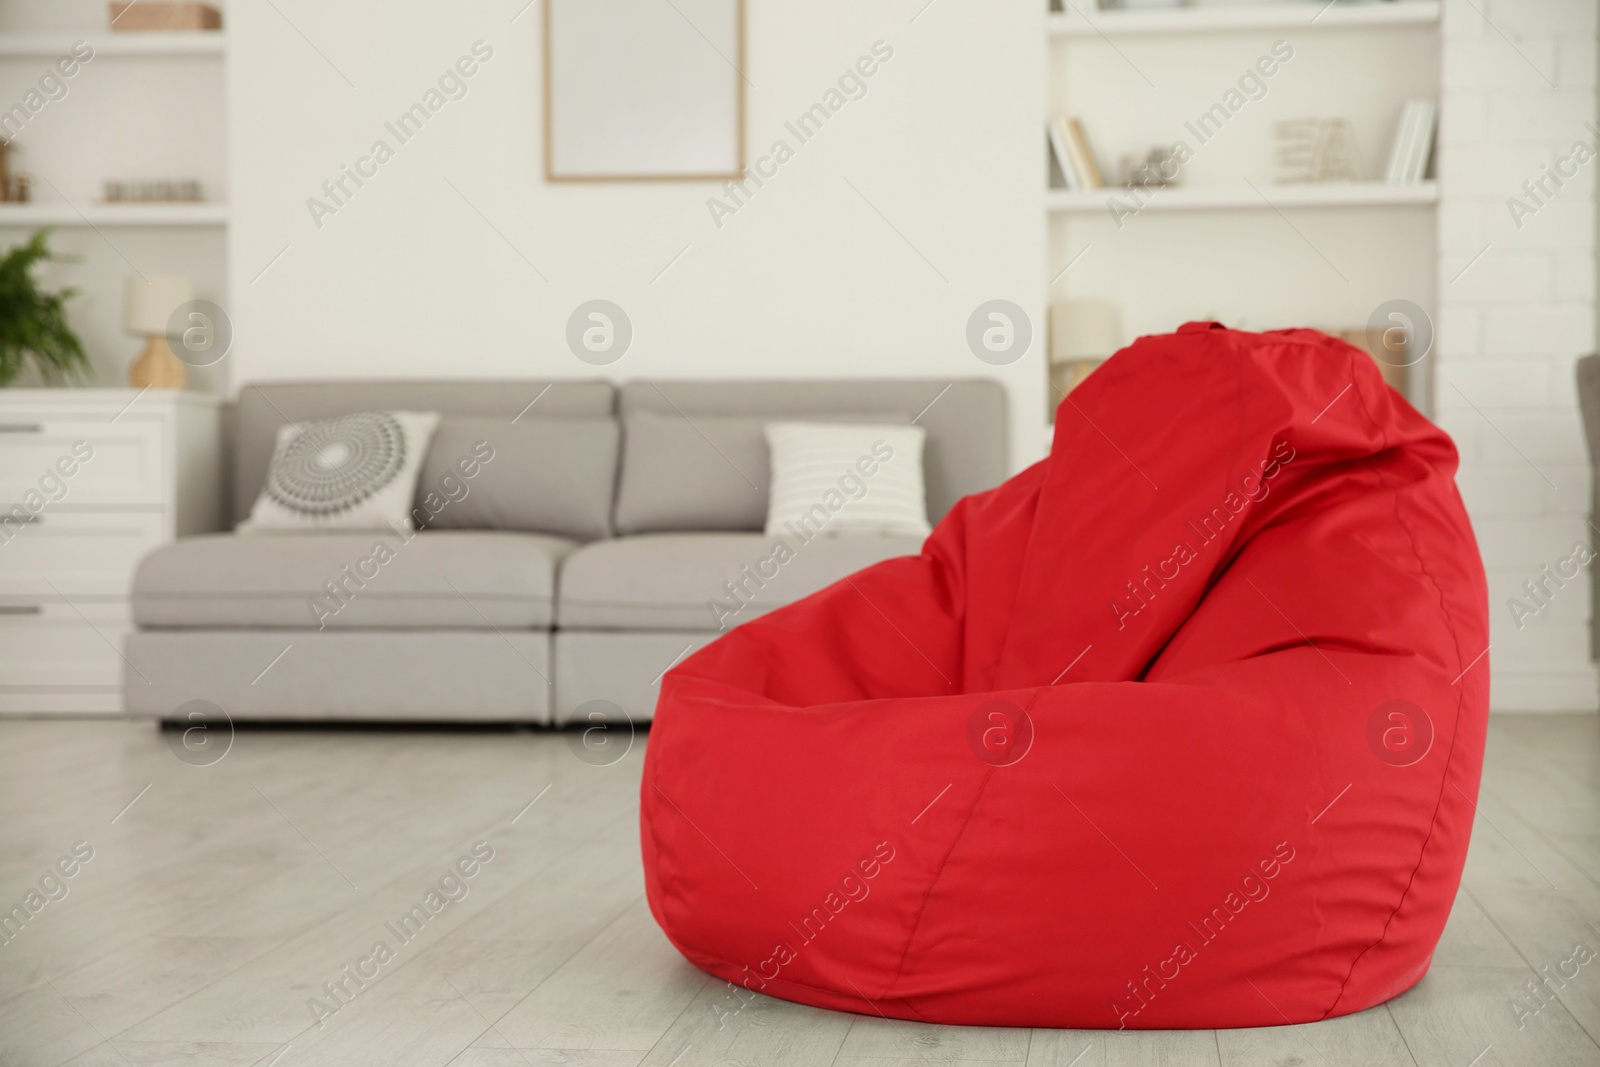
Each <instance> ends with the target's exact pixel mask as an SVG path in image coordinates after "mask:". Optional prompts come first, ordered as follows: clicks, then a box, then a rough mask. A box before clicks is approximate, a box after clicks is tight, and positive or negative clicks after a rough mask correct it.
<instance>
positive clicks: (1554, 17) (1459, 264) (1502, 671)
mask: <svg viewBox="0 0 1600 1067" xmlns="http://www.w3.org/2000/svg"><path fill="white" fill-rule="evenodd" d="M1596 8H1597V5H1596V3H1595V2H1594V0H1445V3H1444V15H1443V18H1444V23H1443V26H1442V36H1443V51H1442V56H1441V81H1442V83H1443V86H1442V90H1441V101H1440V115H1441V122H1440V130H1439V150H1438V165H1437V169H1438V174H1439V179H1440V189H1441V201H1440V205H1439V289H1438V292H1439V296H1438V308H1437V325H1438V331H1437V342H1436V344H1437V355H1438V362H1437V363H1436V365H1435V367H1434V374H1435V383H1434V397H1435V408H1436V416H1437V418H1438V420H1439V422H1440V424H1441V425H1442V426H1444V427H1445V429H1446V430H1448V431H1449V432H1450V433H1451V435H1452V436H1454V437H1455V439H1456V443H1457V444H1458V446H1459V447H1460V449H1461V459H1462V463H1461V474H1460V478H1459V484H1460V487H1461V493H1462V496H1463V497H1464V498H1465V500H1466V502H1467V508H1468V510H1469V511H1470V512H1471V513H1472V519H1473V525H1474V527H1475V528H1476V530H1477V534H1478V540H1479V546H1480V547H1481V548H1482V550H1483V556H1484V563H1485V565H1486V567H1487V568H1488V571H1489V589H1490V620H1491V643H1492V651H1491V652H1490V653H1489V660H1490V661H1491V663H1492V670H1491V674H1492V677H1493V689H1492V701H1493V705H1494V707H1495V708H1496V709H1501V710H1568V709H1570V710H1590V711H1592V710H1595V708H1596V705H1597V702H1600V697H1597V690H1596V676H1595V669H1594V666H1593V665H1592V664H1591V663H1590V662H1589V656H1588V648H1589V639H1588V619H1589V613H1590V605H1589V590H1588V576H1587V574H1585V575H1582V576H1581V577H1580V580H1578V581H1573V582H1569V583H1567V585H1566V587H1565V588H1562V589H1560V590H1558V591H1557V592H1556V594H1555V595H1554V596H1553V597H1552V598H1550V601H1549V605H1548V607H1546V608H1545V609H1543V610H1542V611H1540V612H1539V614H1538V615H1537V616H1536V617H1534V618H1532V619H1528V620H1525V622H1524V623H1523V625H1522V626H1521V627H1519V626H1518V624H1517V622H1516V621H1515V619H1514V618H1513V616H1512V613H1511V611H1510V608H1509V606H1508V604H1507V601H1508V599H1509V598H1510V597H1513V596H1518V597H1520V596H1522V595H1523V592H1522V586H1523V583H1524V582H1525V581H1527V580H1528V579H1530V578H1534V577H1536V576H1537V575H1538V573H1539V570H1540V567H1541V566H1542V565H1543V564H1547V563H1550V564H1553V563H1554V562H1555V561H1556V560H1557V559H1559V558H1561V557H1562V556H1565V555H1566V554H1567V553H1568V552H1569V551H1570V549H1571V546H1572V544H1573V543H1574V542H1576V541H1579V540H1583V541H1587V542H1589V543H1591V544H1596V543H1597V542H1600V533H1596V532H1595V531H1594V530H1592V529H1590V528H1589V526H1588V525H1587V522H1586V520H1587V516H1588V509H1589V483H1588V479H1589V465H1588V459H1587V454H1586V451H1585V446H1584V439H1583V430H1582V423H1581V420H1580V419H1579V416H1578V411H1577V403H1576V398H1575V390H1574V388H1573V363H1574V361H1575V360H1576V359H1577V357H1578V356H1580V355H1582V354H1585V353H1587V352H1592V351H1594V350H1595V348H1596V316H1595V311H1596V308H1595V295H1596V294H1595V253H1596V223H1595V216H1596V211H1595V190H1596V188H1597V186H1600V159H1596V160H1593V161H1591V162H1589V163H1587V164H1585V165H1583V166H1582V167H1581V169H1580V171H1579V173H1578V175H1577V176H1576V177H1575V178H1572V179H1570V180H1566V184H1565V186H1564V187H1563V188H1561V189H1560V190H1559V191H1557V192H1556V193H1555V194H1554V195H1553V196H1550V197H1544V195H1543V194H1540V196H1541V199H1544V201H1545V202H1544V204H1543V205H1534V204H1532V202H1531V201H1527V197H1526V194H1525V193H1524V192H1523V189H1522V185H1523V182H1524V181H1527V180H1530V179H1537V178H1538V177H1539V176H1540V174H1541V173H1542V168H1543V167H1544V166H1545V165H1551V166H1553V165H1554V164H1555V162H1556V160H1557V159H1559V158H1560V157H1562V156H1563V155H1566V154H1567V153H1568V152H1570V151H1571V149H1572V147H1573V144H1574V142H1577V141H1580V140H1581V141H1583V142H1585V143H1586V144H1588V145H1590V146H1591V147H1593V146H1594V143H1595V139H1594V135H1593V134H1591V133H1590V132H1589V131H1588V130H1587V129H1585V124H1586V123H1589V122H1595V121H1596V120H1597V113H1596V95H1595V66H1596V64H1595V59H1596V45H1597V42H1596V22H1597V20H1596ZM1597 125H1600V123H1597ZM1513 196H1515V197H1519V198H1522V199H1524V200H1525V201H1526V202H1528V203H1529V204H1530V206H1536V207H1537V211H1536V213H1535V214H1534V215H1532V216H1530V217H1525V218H1523V219H1522V226H1521V228H1518V227H1517V226H1516V225H1515V223H1514V222H1513V220H1512V218H1511V214H1510V212H1509V210H1508V209H1507V206H1506V201H1507V199H1508V198H1510V197H1513ZM1486 247H1487V251H1485V248H1486ZM1480 254H1481V255H1480ZM1475 257H1477V258H1476V261H1474V258H1475ZM1595 565H1597V566H1600V562H1597V563H1596V564H1595Z"/></svg>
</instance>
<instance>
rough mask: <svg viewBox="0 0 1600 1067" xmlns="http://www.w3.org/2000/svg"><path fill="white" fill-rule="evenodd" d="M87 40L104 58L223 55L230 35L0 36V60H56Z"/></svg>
mask: <svg viewBox="0 0 1600 1067" xmlns="http://www.w3.org/2000/svg"><path fill="white" fill-rule="evenodd" d="M79 41H87V42H88V43H89V45H90V47H92V48H93V49H94V54H95V57H96V58H99V57H101V56H221V55H223V54H224V53H225V52H226V50H227V36H226V35H225V34H224V33H223V32H222V31H221V30H192V31H185V32H171V33H162V32H154V31H152V32H149V33H85V34H64V33H0V59H30V58H46V59H55V58H57V57H58V56H64V55H67V54H68V53H69V52H71V51H72V46H73V45H74V44H76V43H77V42H79Z"/></svg>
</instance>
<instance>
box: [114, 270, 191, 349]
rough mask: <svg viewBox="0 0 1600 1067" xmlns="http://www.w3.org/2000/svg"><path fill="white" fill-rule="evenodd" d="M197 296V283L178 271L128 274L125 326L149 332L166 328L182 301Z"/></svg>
mask: <svg viewBox="0 0 1600 1067" xmlns="http://www.w3.org/2000/svg"><path fill="white" fill-rule="evenodd" d="M193 299H194V283H193V282H191V281H190V280H189V279H188V278H183V277H179V276H178V275H175V274H152V275H150V276H149V279H148V280H146V279H145V278H141V277H140V276H139V275H137V274H130V275H128V285H127V289H126V291H125V298H124V300H123V304H122V328H123V329H124V330H127V331H128V332H129V333H136V334H142V335H144V336H150V335H151V334H164V333H166V332H167V320H168V319H169V318H171V317H172V313H173V312H174V311H175V310H177V308H178V306H179V305H180V304H187V303H188V302H189V301H191V300H193Z"/></svg>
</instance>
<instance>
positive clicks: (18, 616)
mask: <svg viewBox="0 0 1600 1067" xmlns="http://www.w3.org/2000/svg"><path fill="white" fill-rule="evenodd" d="M75 603H77V602H75ZM80 611H81V612H82V613H83V614H81V615H80V614H79V612H80ZM86 620H87V621H86ZM131 628H132V627H131V626H130V624H129V621H128V605H127V604H126V603H117V604H84V603H77V606H76V610H75V609H74V607H73V605H71V604H64V603H62V602H61V601H60V600H53V601H44V600H42V599H35V600H31V601H30V600H26V599H23V598H17V597H0V686H24V685H26V686H71V687H90V686H104V685H112V686H114V685H118V684H120V683H121V682H122V655H121V653H120V651H119V650H120V649H121V648H122V642H123V638H124V637H125V636H127V633H128V631H129V630H130V629H131Z"/></svg>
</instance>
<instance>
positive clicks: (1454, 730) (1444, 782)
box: [1322, 368, 1466, 1019]
mask: <svg viewBox="0 0 1600 1067" xmlns="http://www.w3.org/2000/svg"><path fill="white" fill-rule="evenodd" d="M1352 369H1353V368H1352ZM1351 381H1352V383H1353V384H1354V385H1355V393H1356V400H1357V401H1358V402H1359V403H1360V405H1361V411H1362V414H1364V415H1366V416H1367V421H1368V422H1369V423H1371V424H1372V425H1373V427H1374V428H1375V429H1377V430H1378V432H1379V433H1380V434H1382V437H1383V443H1384V447H1386V448H1387V447H1388V445H1389V433H1388V430H1387V429H1386V428H1385V427H1384V426H1383V424H1382V423H1381V422H1379V420H1378V419H1376V418H1375V417H1374V416H1373V414H1372V410H1371V408H1370V407H1369V406H1368V403H1367V399H1368V398H1367V396H1366V390H1365V389H1364V388H1363V387H1362V384H1361V381H1360V377H1359V376H1358V375H1354V374H1352V376H1351ZM1378 477H1379V478H1380V479H1381V480H1382V481H1383V482H1384V488H1385V489H1386V490H1388V492H1389V495H1390V500H1391V502H1392V504H1393V507H1394V518H1395V522H1396V523H1397V524H1398V525H1399V527H1400V528H1401V529H1402V530H1404V531H1405V535H1406V540H1407V541H1409V542H1410V544H1411V554H1412V556H1413V557H1414V558H1415V559H1416V562H1417V568H1418V570H1420V571H1421V573H1422V575H1423V577H1425V578H1426V579H1427V580H1428V584H1429V585H1430V586H1432V587H1433V591H1434V594H1435V595H1436V596H1437V597H1438V600H1439V612H1440V614H1441V615H1442V616H1444V618H1445V619H1446V621H1447V622H1448V624H1449V626H1450V636H1451V639H1452V640H1453V641H1454V643H1455V646H1456V663H1457V665H1459V664H1461V662H1462V661H1463V660H1464V658H1465V657H1464V655H1463V653H1462V651H1461V632H1460V627H1459V620H1457V619H1456V618H1455V616H1454V615H1452V614H1451V612H1450V609H1449V607H1448V606H1447V604H1446V603H1445V598H1444V590H1442V589H1440V588H1439V582H1438V579H1437V578H1435V577H1434V575H1433V573H1432V572H1431V571H1430V570H1429V569H1428V564H1427V561H1426V560H1425V559H1424V558H1423V555H1422V552H1421V551H1420V550H1419V549H1418V547H1417V535H1416V531H1415V530H1413V529H1412V527H1411V524H1410V523H1409V522H1408V521H1407V520H1406V518H1405V515H1404V513H1403V511H1402V509H1401V506H1400V490H1399V489H1398V488H1397V487H1395V486H1394V485H1392V484H1390V483H1389V475H1388V473H1387V472H1386V471H1385V470H1383V469H1382V468H1381V467H1380V468H1379V469H1378ZM1465 699H1466V691H1465V690H1460V691H1458V693H1457V695H1456V707H1455V717H1454V718H1455V721H1454V723H1453V724H1452V727H1451V731H1450V755H1449V756H1448V757H1447V758H1446V759H1445V763H1444V768H1443V769H1442V771H1441V772H1440V777H1439V796H1438V798H1437V799H1436V800H1435V801H1434V808H1433V818H1431V819H1429V820H1428V834H1427V836H1426V837H1425V838H1423V841H1422V847H1421V848H1420V849H1419V850H1418V852H1417V862H1416V863H1415V864H1414V865H1413V866H1412V868H1411V873H1410V874H1409V875H1408V876H1407V877H1406V886H1405V889H1403V890H1401V892H1400V899H1399V900H1398V901H1396V902H1395V906H1394V910H1392V911H1391V912H1390V913H1389V917H1388V918H1387V919H1385V920H1384V923H1383V930H1382V931H1381V932H1380V933H1379V934H1378V939H1377V940H1376V941H1374V942H1373V943H1372V944H1370V945H1368V946H1367V947H1366V948H1364V949H1362V950H1361V951H1360V952H1359V953H1358V954H1357V955H1356V958H1355V959H1354V960H1352V961H1351V963H1350V969H1349V971H1347V972H1346V973H1345V977H1344V981H1343V982H1341V983H1340V984H1339V991H1338V993H1337V994H1336V995H1335V996H1334V998H1333V1003H1332V1004H1330V1005H1329V1006H1328V1010H1327V1011H1326V1012H1324V1013H1323V1015H1322V1018H1324V1019H1326V1018H1328V1017H1329V1016H1330V1015H1332V1014H1333V1012H1334V1011H1335V1010H1337V1009H1338V1007H1339V1003H1340V1001H1342V1000H1343V999H1344V993H1345V990H1346V989H1347V988H1348V987H1349V985H1350V980H1351V979H1352V978H1353V977H1355V973H1356V969H1357V968H1358V967H1360V966H1361V961H1362V960H1363V959H1365V958H1366V956H1367V953H1369V952H1371V951H1372V950H1373V949H1375V948H1377V947H1378V946H1379V945H1381V944H1383V942H1384V940H1385V939H1386V938H1387V937H1388V936H1389V929H1390V927H1392V926H1393V925H1394V919H1395V916H1397V915H1399V914H1400V910H1401V909H1402V908H1404V907H1405V904H1406V900H1407V898H1408V897H1410V895H1411V889H1412V887H1413V886H1414V885H1415V884H1416V880H1417V872H1418V871H1420V870H1421V869H1422V864H1423V862H1424V861H1425V860H1426V859H1427V856H1428V846H1429V845H1431V844H1432V843H1433V837H1434V834H1435V832H1437V830H1438V828H1439V809H1440V808H1442V807H1443V806H1444V798H1445V790H1446V788H1448V786H1449V778H1450V771H1451V768H1452V766H1453V765H1454V763H1455V754H1456V744H1457V742H1458V741H1459V740H1460V738H1461V705H1462V702H1463V701H1465ZM1419 977H1420V976H1419Z"/></svg>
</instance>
